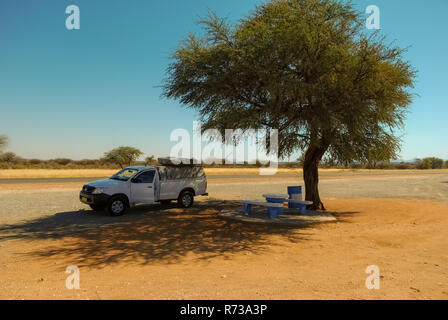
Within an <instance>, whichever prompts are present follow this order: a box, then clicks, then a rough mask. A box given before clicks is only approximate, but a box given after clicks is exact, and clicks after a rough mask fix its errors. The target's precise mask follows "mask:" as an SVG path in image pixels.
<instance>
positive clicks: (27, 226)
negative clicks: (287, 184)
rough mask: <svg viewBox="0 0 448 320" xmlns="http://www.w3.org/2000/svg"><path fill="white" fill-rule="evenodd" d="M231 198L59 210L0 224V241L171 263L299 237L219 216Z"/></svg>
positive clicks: (91, 260) (80, 256)
mask: <svg viewBox="0 0 448 320" xmlns="http://www.w3.org/2000/svg"><path fill="white" fill-rule="evenodd" d="M236 206H237V207H240V206H241V204H240V203H238V202H233V201H216V200H210V201H203V202H197V203H196V204H195V207H193V208H189V209H181V208H177V207H176V205H169V206H141V207H137V208H135V209H132V210H130V211H129V213H128V214H126V215H124V216H122V217H118V218H116V217H109V216H108V215H107V214H106V213H97V212H93V211H87V210H85V211H73V212H59V213H56V214H54V215H51V216H48V217H43V218H39V219H35V220H31V221H26V222H23V223H20V224H14V225H2V226H0V241H5V240H12V239H15V240H28V241H33V240H59V241H58V242H56V243H54V242H52V243H51V244H49V245H48V246H43V247H42V246H39V247H38V249H35V250H32V251H31V252H26V253H23V254H25V255H27V256H31V257H41V258H45V259H51V260H55V261H56V262H57V261H59V259H65V260H70V261H71V263H75V264H76V265H78V266H89V267H97V268H101V267H104V266H106V265H110V264H114V263H119V262H130V263H132V264H150V263H163V264H171V263H176V262H178V261H179V259H181V258H182V257H184V256H185V255H187V254H190V253H193V254H195V257H197V258H195V259H205V260H206V259H211V258H213V257H216V256H221V257H222V256H229V255H231V254H233V253H237V252H240V251H248V252H251V253H261V252H263V251H264V250H266V248H267V246H269V245H272V239H271V238H270V237H269V236H270V235H281V236H282V237H283V238H284V239H288V240H289V241H291V242H298V241H302V240H305V239H306V238H307V237H306V233H305V232H304V229H305V228H304V227H303V228H301V229H299V230H297V227H295V228H292V227H288V226H278V225H271V224H269V225H263V224H250V223H244V222H237V221H227V220H223V219H220V218H219V217H218V216H217V215H216V214H217V213H218V212H219V211H220V210H223V209H229V208H235V207H236Z"/></svg>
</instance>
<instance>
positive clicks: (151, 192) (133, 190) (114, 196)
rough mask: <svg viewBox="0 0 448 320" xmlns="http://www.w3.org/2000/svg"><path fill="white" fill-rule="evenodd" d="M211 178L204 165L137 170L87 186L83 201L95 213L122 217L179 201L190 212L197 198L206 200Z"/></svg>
mask: <svg viewBox="0 0 448 320" xmlns="http://www.w3.org/2000/svg"><path fill="white" fill-rule="evenodd" d="M206 191H207V177H206V175H205V172H204V169H203V167H202V166H200V165H189V164H188V165H161V166H134V167H128V168H125V169H122V170H120V171H119V172H117V173H116V174H114V175H113V176H112V177H110V178H108V179H104V180H99V181H94V182H90V183H88V184H86V185H84V186H83V188H82V190H81V192H80V194H79V198H80V201H81V202H82V203H84V204H87V205H89V206H90V207H91V208H92V209H93V210H95V211H99V210H104V209H106V210H107V211H108V212H109V213H110V214H111V215H113V216H118V215H122V214H124V213H125V211H126V209H128V208H131V207H134V206H136V205H139V204H153V203H162V204H168V203H170V202H171V201H172V200H177V202H178V204H179V206H181V207H183V208H189V207H191V206H193V204H194V197H195V196H206V195H208V194H207V192H206Z"/></svg>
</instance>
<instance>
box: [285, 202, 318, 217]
mask: <svg viewBox="0 0 448 320" xmlns="http://www.w3.org/2000/svg"><path fill="white" fill-rule="evenodd" d="M286 201H288V207H289V208H290V209H299V210H300V213H301V214H305V213H306V206H307V205H310V204H313V201H303V200H295V199H288V200H286Z"/></svg>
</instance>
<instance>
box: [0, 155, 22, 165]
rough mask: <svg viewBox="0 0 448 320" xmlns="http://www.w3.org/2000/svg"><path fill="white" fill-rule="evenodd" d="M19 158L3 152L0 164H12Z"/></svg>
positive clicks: (0, 156)
mask: <svg viewBox="0 0 448 320" xmlns="http://www.w3.org/2000/svg"><path fill="white" fill-rule="evenodd" d="M18 159H19V158H18V157H17V156H16V154H15V153H13V152H5V153H2V154H0V162H6V163H13V162H15V161H16V160H18Z"/></svg>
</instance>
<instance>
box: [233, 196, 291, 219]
mask: <svg viewBox="0 0 448 320" xmlns="http://www.w3.org/2000/svg"><path fill="white" fill-rule="evenodd" d="M241 202H242V203H243V207H244V208H243V209H244V213H247V214H250V212H251V210H252V206H262V207H267V208H268V214H269V217H270V218H271V219H274V218H277V216H278V215H279V214H282V213H283V203H273V202H263V201H252V200H242V201H241Z"/></svg>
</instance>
